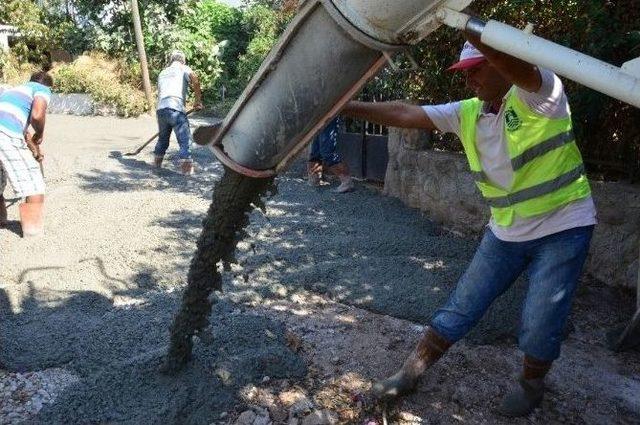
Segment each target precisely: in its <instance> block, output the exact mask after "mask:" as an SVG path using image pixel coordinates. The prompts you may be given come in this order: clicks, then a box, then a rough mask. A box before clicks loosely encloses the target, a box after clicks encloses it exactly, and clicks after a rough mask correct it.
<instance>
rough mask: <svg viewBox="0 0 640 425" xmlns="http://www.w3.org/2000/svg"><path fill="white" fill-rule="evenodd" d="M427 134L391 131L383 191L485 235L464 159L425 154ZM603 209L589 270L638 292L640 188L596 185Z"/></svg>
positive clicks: (481, 205) (484, 209)
mask: <svg viewBox="0 0 640 425" xmlns="http://www.w3.org/2000/svg"><path fill="white" fill-rule="evenodd" d="M426 145H428V135H427V133H426V132H423V131H416V130H400V129H391V131H390V134H389V164H388V166H387V175H386V178H385V188H384V192H385V194H386V195H389V196H393V197H397V198H399V199H401V200H402V201H403V202H405V203H406V204H407V205H409V206H411V207H414V208H419V209H420V210H422V211H424V212H425V214H426V215H427V216H428V217H429V218H431V219H433V220H434V221H436V222H439V223H441V224H442V225H443V226H445V227H447V228H449V229H451V230H452V231H455V232H459V233H462V234H467V235H473V234H478V233H479V232H481V231H482V229H483V228H484V226H485V224H486V223H487V221H488V219H489V208H488V206H486V204H485V202H484V201H483V199H482V197H481V196H480V193H479V191H478V190H477V189H476V187H475V184H474V183H473V179H472V177H471V174H470V173H469V171H468V169H469V168H468V165H467V162H466V159H465V157H464V155H462V154H457V153H451V152H438V151H433V150H426V149H425V146H426ZM591 184H592V189H593V196H594V200H595V203H596V207H597V208H598V220H599V224H598V226H597V227H596V231H595V234H594V238H593V242H592V244H591V251H590V254H589V258H588V260H587V265H586V270H587V272H588V273H590V274H591V275H592V276H594V277H596V278H597V279H599V280H601V281H603V282H605V283H606V284H608V285H612V286H625V287H631V288H635V287H636V279H637V273H638V253H639V241H638V234H639V228H640V185H631V184H625V183H610V182H606V183H603V182H591Z"/></svg>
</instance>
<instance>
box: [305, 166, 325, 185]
mask: <svg viewBox="0 0 640 425" xmlns="http://www.w3.org/2000/svg"><path fill="white" fill-rule="evenodd" d="M321 172H322V164H321V163H319V162H315V161H309V162H307V181H308V182H309V186H312V187H317V186H320V173H321Z"/></svg>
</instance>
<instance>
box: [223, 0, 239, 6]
mask: <svg viewBox="0 0 640 425" xmlns="http://www.w3.org/2000/svg"><path fill="white" fill-rule="evenodd" d="M218 1H220V3H224V4H228V5H229V6H233V7H237V6H240V4H241V3H242V0H218Z"/></svg>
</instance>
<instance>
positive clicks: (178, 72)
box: [153, 50, 203, 175]
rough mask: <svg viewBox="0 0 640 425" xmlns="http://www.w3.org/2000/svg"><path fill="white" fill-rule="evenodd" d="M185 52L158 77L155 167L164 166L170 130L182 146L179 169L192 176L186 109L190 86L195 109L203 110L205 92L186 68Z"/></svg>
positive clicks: (171, 60) (173, 56)
mask: <svg viewBox="0 0 640 425" xmlns="http://www.w3.org/2000/svg"><path fill="white" fill-rule="evenodd" d="M186 63H187V59H186V56H185V54H184V53H183V52H181V51H179V50H175V51H173V52H172V53H171V55H170V56H169V66H168V67H167V68H165V69H164V70H163V71H162V72H161V73H160V76H159V77H158V107H157V111H156V115H157V118H158V143H156V147H155V150H154V152H153V153H154V155H155V162H154V164H155V166H156V168H160V167H162V161H163V160H164V154H165V153H166V152H167V149H168V148H169V136H171V130H173V132H174V133H175V135H176V139H178V145H179V146H180V153H179V156H180V168H181V171H182V173H183V174H186V175H188V174H192V173H193V160H192V158H191V129H190V127H189V118H188V117H187V113H186V112H185V109H184V104H185V99H186V97H187V87H188V86H189V85H190V86H191V88H192V89H193V92H194V94H195V97H196V103H195V105H194V109H195V110H201V109H202V107H203V105H202V91H201V90H200V81H199V80H198V76H197V75H196V74H195V72H193V71H192V70H191V68H189V67H188V66H187V65H186Z"/></svg>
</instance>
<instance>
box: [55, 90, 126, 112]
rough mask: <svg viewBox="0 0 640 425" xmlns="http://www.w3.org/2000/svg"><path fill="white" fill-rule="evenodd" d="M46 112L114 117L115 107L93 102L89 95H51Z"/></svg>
mask: <svg viewBox="0 0 640 425" xmlns="http://www.w3.org/2000/svg"><path fill="white" fill-rule="evenodd" d="M47 112H48V113H50V114H66V115H79V116H87V115H101V116H114V115H116V113H117V111H116V108H115V107H113V106H107V105H103V104H100V103H97V102H94V100H93V98H92V97H91V96H90V95H88V94H84V93H70V94H64V93H53V94H52V95H51V102H49V106H48V107H47Z"/></svg>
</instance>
